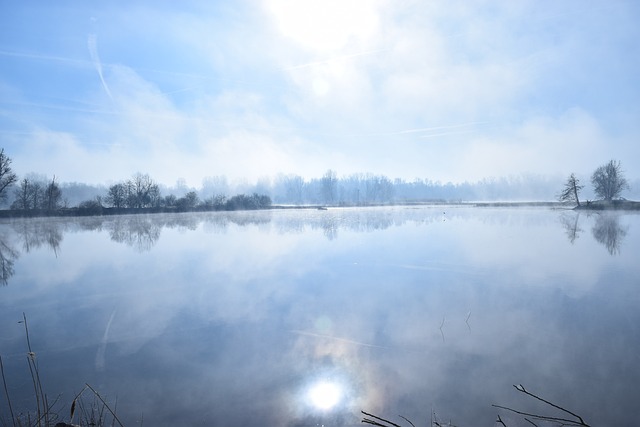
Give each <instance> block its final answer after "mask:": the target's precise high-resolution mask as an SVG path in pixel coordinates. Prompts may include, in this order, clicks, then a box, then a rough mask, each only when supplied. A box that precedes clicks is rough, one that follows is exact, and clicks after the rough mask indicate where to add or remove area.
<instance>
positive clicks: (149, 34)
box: [0, 0, 640, 186]
mask: <svg viewBox="0 0 640 427" xmlns="http://www.w3.org/2000/svg"><path fill="white" fill-rule="evenodd" d="M638 22H640V3H638V2H636V1H617V0H608V1H588V2H585V1H571V0H569V1H547V0H531V1H527V0H521V1H508V2H507V1H462V0H460V1H444V0H443V1H437V0H436V1H429V2H427V1H418V0H416V1H412V0H395V1H391V0H388V1H386V0H379V1H378V0H322V1H315V0H309V1H304V0H299V1H295V0H271V1H258V0H255V1H235V2H223V1H185V2H170V1H153V2H152V1H126V2H125V1H111V2H80V1H64V0H63V1H56V2H45V1H31V2H14V1H8V0H0V64H1V66H0V138H1V143H0V146H1V147H4V149H5V152H6V153H7V154H8V155H9V156H10V157H11V158H12V159H13V166H14V169H15V170H16V172H17V173H19V174H21V175H23V174H26V173H30V172H36V173H39V174H46V175H48V176H52V175H55V176H56V177H58V179H59V180H61V181H79V182H87V183H94V184H101V183H109V182H113V181H119V180H122V179H126V178H128V177H130V176H131V175H132V174H133V173H136V172H143V173H149V174H150V175H151V176H152V178H154V179H156V180H157V181H159V182H162V183H165V184H167V185H171V184H173V183H175V182H176V180H178V179H181V178H182V179H185V180H186V182H187V183H188V184H189V185H192V186H199V185H200V184H201V181H202V179H203V178H205V177H207V176H216V175H226V176H228V177H230V178H232V179H241V178H246V179H248V180H249V181H254V180H257V179H260V178H261V177H273V176H275V175H276V174H278V173H284V174H291V173H293V174H299V175H302V176H304V177H307V178H310V177H319V176H321V175H322V174H323V173H324V172H325V171H326V170H327V169H329V168H331V169H334V170H336V171H337V172H338V175H339V176H342V175H347V174H351V173H356V172H371V173H376V174H384V175H387V176H388V177H390V178H396V177H398V178H404V179H408V180H413V179H414V178H417V177H419V178H423V179H425V178H427V179H432V180H434V181H437V180H440V181H443V182H446V181H452V182H462V181H475V180H479V179H482V178H488V177H498V176H510V175H518V174H521V173H526V174H536V175H550V176H556V175H557V176H562V177H564V176H567V175H568V174H569V173H571V172H576V173H577V174H578V175H579V176H584V177H585V178H588V176H589V175H590V173H591V172H592V171H593V170H594V169H595V168H596V167H597V166H599V165H601V164H603V163H605V162H606V161H608V160H609V159H612V158H613V159H619V160H621V161H622V165H623V168H624V170H625V171H626V174H627V177H628V178H630V179H632V180H635V179H638V178H640V103H639V102H638V101H639V100H640V84H639V83H640V70H639V68H640V43H638V40H640V26H638V25H637V23H638Z"/></svg>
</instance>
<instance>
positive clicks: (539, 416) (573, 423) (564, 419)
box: [491, 405, 589, 427]
mask: <svg viewBox="0 0 640 427" xmlns="http://www.w3.org/2000/svg"><path fill="white" fill-rule="evenodd" d="M491 406H493V407H494V408H499V409H504V410H506V411H509V412H513V413H516V414H518V415H526V416H528V417H534V418H536V419H538V420H546V421H557V422H565V423H569V425H573V426H587V427H589V425H588V424H582V423H579V422H577V421H576V420H568V419H566V418H559V417H547V416H544V415H537V414H531V413H529V412H522V411H518V410H515V409H512V408H507V407H506V406H500V405H491Z"/></svg>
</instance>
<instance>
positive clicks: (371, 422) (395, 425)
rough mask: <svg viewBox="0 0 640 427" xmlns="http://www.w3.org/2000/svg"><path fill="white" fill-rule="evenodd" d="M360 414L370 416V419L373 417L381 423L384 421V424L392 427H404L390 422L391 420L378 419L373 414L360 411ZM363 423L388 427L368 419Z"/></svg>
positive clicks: (364, 419)
mask: <svg viewBox="0 0 640 427" xmlns="http://www.w3.org/2000/svg"><path fill="white" fill-rule="evenodd" d="M360 412H362V413H363V414H365V415H366V416H368V417H372V418H375V419H376V420H380V421H383V422H385V423H387V424H391V425H392V426H394V427H402V426H401V425H399V424H396V423H394V422H391V421H389V420H385V419H384V418H380V417H377V416H375V415H373V414H370V413H368V412H364V411H360ZM362 422H363V423H366V424H373V425H376V426H383V427H387V426H385V425H384V424H380V423H378V422H377V421H374V420H368V419H366V418H363V420H362Z"/></svg>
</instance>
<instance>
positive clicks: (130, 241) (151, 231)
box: [109, 215, 163, 252]
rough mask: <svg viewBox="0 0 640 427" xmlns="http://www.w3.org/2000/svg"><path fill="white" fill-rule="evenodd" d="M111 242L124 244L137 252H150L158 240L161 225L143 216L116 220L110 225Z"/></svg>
mask: <svg viewBox="0 0 640 427" xmlns="http://www.w3.org/2000/svg"><path fill="white" fill-rule="evenodd" d="M110 226H111V229H110V230H109V235H110V236H111V240H113V241H114V242H118V243H125V244H127V245H129V246H131V247H133V248H134V249H136V250H137V251H138V252H144V251H148V250H151V248H152V247H153V246H154V245H155V244H156V243H157V242H158V239H160V231H161V230H162V226H163V224H162V223H160V222H157V221H152V220H151V218H149V217H147V216H143V215H134V216H128V217H121V218H117V219H116V220H115V221H114V222H113V223H112V224H110Z"/></svg>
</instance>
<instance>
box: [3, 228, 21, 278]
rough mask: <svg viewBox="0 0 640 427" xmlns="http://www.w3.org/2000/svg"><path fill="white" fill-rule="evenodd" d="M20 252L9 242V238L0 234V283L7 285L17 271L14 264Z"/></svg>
mask: <svg viewBox="0 0 640 427" xmlns="http://www.w3.org/2000/svg"><path fill="white" fill-rule="evenodd" d="M19 255H20V253H19V252H18V251H17V250H15V249H14V248H13V247H11V246H10V245H9V244H7V238H6V236H4V235H0V284H1V285H3V286H6V285H7V284H8V283H9V279H10V278H11V276H13V274H14V273H15V270H14V264H15V262H16V260H17V259H18V256H19Z"/></svg>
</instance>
